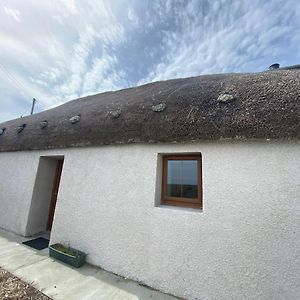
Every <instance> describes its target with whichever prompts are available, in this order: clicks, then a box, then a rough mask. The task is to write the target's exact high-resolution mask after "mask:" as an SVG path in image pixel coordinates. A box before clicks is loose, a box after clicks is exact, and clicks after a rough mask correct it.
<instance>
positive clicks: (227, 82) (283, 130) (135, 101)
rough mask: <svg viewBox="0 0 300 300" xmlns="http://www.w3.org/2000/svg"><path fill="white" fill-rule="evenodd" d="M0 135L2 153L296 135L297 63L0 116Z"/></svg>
mask: <svg viewBox="0 0 300 300" xmlns="http://www.w3.org/2000/svg"><path fill="white" fill-rule="evenodd" d="M41 122H42V123H41ZM23 124H25V125H23ZM24 126H25V127H24ZM23 127H24V128H23ZM2 128H5V130H4V132H3V133H2V134H1V129H2ZM0 134H1V135H0V151H2V152H3V151H19V150H33V149H52V148H64V147H82V146H98V145H107V144H128V143H160V142H171V143H173V142H178V143H182V142H191V141H199V140H220V139H242V140H244V139H251V140H253V139H300V70H299V68H292V69H278V70H274V71H266V72H262V73H251V74H222V75H206V76H199V77H192V78H185V79H175V80H167V81H161V82H155V83H150V84H146V85H143V86H139V87H136V88H129V89H124V90H120V91H116V92H107V93H103V94H97V95H94V96H88V97H84V98H80V99H77V100H73V101H70V102H67V103H65V104H63V105H61V106H58V107H56V108H53V109H50V110H47V111H44V112H41V113H38V114H34V115H32V116H27V117H23V118H20V119H16V120H12V121H8V122H5V123H2V124H0Z"/></svg>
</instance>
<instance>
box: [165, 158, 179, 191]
mask: <svg viewBox="0 0 300 300" xmlns="http://www.w3.org/2000/svg"><path fill="white" fill-rule="evenodd" d="M181 172H182V171H181V161H180V160H169V161H168V178H167V195H168V196H169V197H181Z"/></svg>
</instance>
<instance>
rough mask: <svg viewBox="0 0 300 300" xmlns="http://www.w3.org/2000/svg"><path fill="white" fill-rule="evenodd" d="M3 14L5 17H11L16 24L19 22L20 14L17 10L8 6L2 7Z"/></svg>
mask: <svg viewBox="0 0 300 300" xmlns="http://www.w3.org/2000/svg"><path fill="white" fill-rule="evenodd" d="M3 9H4V12H5V13H6V15H8V16H10V17H12V18H13V19H14V20H15V21H16V22H18V23H20V22H21V13H20V11H19V10H17V9H13V8H10V7H8V6H3Z"/></svg>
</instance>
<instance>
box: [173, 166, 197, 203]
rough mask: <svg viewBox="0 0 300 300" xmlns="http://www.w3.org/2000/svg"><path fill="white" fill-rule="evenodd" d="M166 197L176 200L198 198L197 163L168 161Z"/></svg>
mask: <svg viewBox="0 0 300 300" xmlns="http://www.w3.org/2000/svg"><path fill="white" fill-rule="evenodd" d="M167 167H168V178H167V196H168V197H177V198H197V197H198V161H197V160H169V161H168V164H167Z"/></svg>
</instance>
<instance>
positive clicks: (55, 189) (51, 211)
mask: <svg viewBox="0 0 300 300" xmlns="http://www.w3.org/2000/svg"><path fill="white" fill-rule="evenodd" d="M63 164H64V161H63V160H58V161H57V163H56V169H55V175H54V181H53V187H52V194H51V202H50V207H49V214H48V222H47V230H49V231H51V229H52V223H53V218H54V212H55V206H56V201H57V194H58V189H59V183H60V177H61V172H62V168H63Z"/></svg>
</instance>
